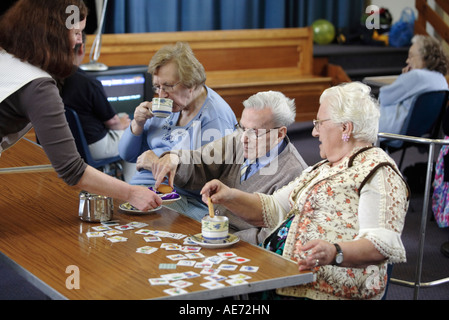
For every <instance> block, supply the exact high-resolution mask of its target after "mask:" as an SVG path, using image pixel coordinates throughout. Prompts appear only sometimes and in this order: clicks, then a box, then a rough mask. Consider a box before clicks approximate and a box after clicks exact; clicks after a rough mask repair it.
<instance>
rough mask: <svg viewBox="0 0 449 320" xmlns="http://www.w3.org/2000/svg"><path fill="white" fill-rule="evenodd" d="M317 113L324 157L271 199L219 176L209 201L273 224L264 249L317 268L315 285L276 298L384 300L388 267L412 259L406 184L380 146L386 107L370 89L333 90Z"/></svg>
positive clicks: (210, 187)
mask: <svg viewBox="0 0 449 320" xmlns="http://www.w3.org/2000/svg"><path fill="white" fill-rule="evenodd" d="M317 118H318V120H314V125H315V126H314V129H313V131H312V135H313V136H314V137H316V138H318V139H319V141H320V143H321V144H320V156H321V157H322V158H323V159H325V160H323V161H321V162H319V163H317V164H316V165H314V166H312V167H310V168H308V169H306V170H305V171H304V172H303V173H302V174H301V175H300V176H299V177H298V178H297V179H296V180H294V181H293V182H291V183H290V184H289V185H288V186H286V187H284V188H282V189H280V190H278V191H277V192H276V193H274V194H273V195H271V196H268V195H264V194H260V193H253V194H249V193H243V192H242V191H239V190H236V189H231V188H228V187H227V186H225V185H223V184H222V183H221V182H220V181H218V180H213V181H210V182H209V183H207V184H206V185H205V186H204V187H203V190H202V194H203V200H204V201H205V200H206V199H207V197H209V196H210V197H211V199H212V202H213V203H219V204H222V205H224V206H226V207H227V208H228V209H229V210H231V211H232V212H234V213H235V214H237V215H239V216H241V217H242V218H244V219H246V220H247V221H248V222H250V223H252V224H254V225H259V226H265V227H270V228H273V229H274V230H275V231H274V232H273V233H272V234H271V235H270V236H269V237H267V239H266V240H265V242H264V246H265V247H266V248H267V249H269V250H272V251H275V252H277V253H279V254H281V255H283V256H284V257H286V258H289V259H292V260H295V261H297V262H298V265H299V270H304V269H311V270H313V271H314V272H315V273H316V281H315V282H313V283H310V284H307V285H301V286H295V287H287V288H281V289H278V290H277V296H279V295H281V296H289V297H303V298H310V299H380V298H382V296H383V294H384V291H385V287H386V282H387V264H388V263H398V262H404V261H405V260H406V257H405V249H404V246H403V244H402V241H401V232H402V229H403V226H404V219H405V214H406V212H407V208H408V203H409V201H408V195H409V192H408V188H407V185H406V183H405V182H404V180H403V178H402V176H401V174H400V173H399V171H398V169H397V166H396V164H395V163H394V161H393V160H392V159H391V158H390V157H389V156H388V155H387V154H386V153H385V152H384V151H382V150H381V149H379V148H376V147H373V143H374V142H375V141H376V137H377V125H378V119H379V110H378V105H377V103H376V101H375V100H374V99H372V98H371V96H370V89H369V87H367V86H366V85H364V84H361V83H349V84H344V85H340V86H336V87H332V88H330V89H327V90H326V91H324V93H323V94H322V96H321V98H320V108H319V111H318V115H317ZM270 297H271V298H272V297H273V296H270Z"/></svg>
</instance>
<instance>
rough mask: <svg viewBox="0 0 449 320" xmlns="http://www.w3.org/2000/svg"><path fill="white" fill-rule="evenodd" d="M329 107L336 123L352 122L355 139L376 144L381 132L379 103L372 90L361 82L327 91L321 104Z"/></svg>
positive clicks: (342, 85) (332, 118)
mask: <svg viewBox="0 0 449 320" xmlns="http://www.w3.org/2000/svg"><path fill="white" fill-rule="evenodd" d="M323 101H326V102H327V103H328V105H329V115H330V118H331V120H332V121H333V122H334V123H341V124H344V123H348V122H352V123H353V126H354V129H353V132H352V134H353V137H354V139H357V140H361V141H367V142H370V143H375V142H376V141H377V134H378V131H379V117H380V111H379V103H378V102H377V100H376V99H374V97H373V96H372V95H371V88H370V87H368V86H367V85H365V84H363V83H361V82H350V83H344V84H341V85H338V86H334V87H331V88H329V89H326V90H325V91H324V92H323V93H322V95H321V97H320V103H322V102H323Z"/></svg>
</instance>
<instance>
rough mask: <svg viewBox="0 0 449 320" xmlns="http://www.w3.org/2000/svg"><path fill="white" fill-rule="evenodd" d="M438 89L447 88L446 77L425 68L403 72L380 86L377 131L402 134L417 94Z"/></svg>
mask: <svg viewBox="0 0 449 320" xmlns="http://www.w3.org/2000/svg"><path fill="white" fill-rule="evenodd" d="M439 90H448V84H447V81H446V78H445V77H444V76H443V75H442V74H441V73H439V72H436V71H430V70H427V69H414V70H412V71H410V72H407V73H403V74H401V75H400V76H399V77H398V78H397V79H396V81H395V82H393V83H392V84H390V85H388V86H383V87H381V88H380V92H379V103H380V119H379V132H385V133H396V134H404V133H405V129H406V128H404V127H403V125H404V122H405V119H406V118H407V115H408V114H409V111H410V108H411V106H412V105H413V102H414V101H415V99H416V98H417V96H418V95H420V94H421V93H425V92H429V91H439ZM399 143H400V142H399Z"/></svg>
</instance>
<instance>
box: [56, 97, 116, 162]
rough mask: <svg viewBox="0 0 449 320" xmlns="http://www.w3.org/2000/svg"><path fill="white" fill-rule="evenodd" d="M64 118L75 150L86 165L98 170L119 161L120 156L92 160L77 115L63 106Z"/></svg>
mask: <svg viewBox="0 0 449 320" xmlns="http://www.w3.org/2000/svg"><path fill="white" fill-rule="evenodd" d="M65 116H66V119H67V122H68V123H69V127H70V131H72V135H73V138H74V139H75V143H76V148H77V149H78V152H79V154H80V156H81V158H83V159H84V161H86V163H87V164H89V165H90V166H92V167H94V168H100V167H103V166H105V165H107V164H110V163H114V162H117V161H120V160H121V158H120V156H116V157H112V158H107V159H101V160H94V159H93V158H92V155H91V154H90V151H89V145H88V144H87V140H86V137H85V136H84V132H83V128H82V126H81V121H80V119H79V117H78V114H77V113H76V111H75V110H73V109H72V108H69V107H67V106H65Z"/></svg>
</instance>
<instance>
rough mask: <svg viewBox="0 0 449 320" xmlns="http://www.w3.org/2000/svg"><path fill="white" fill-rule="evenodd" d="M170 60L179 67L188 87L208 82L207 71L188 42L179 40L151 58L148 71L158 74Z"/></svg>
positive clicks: (183, 80)
mask: <svg viewBox="0 0 449 320" xmlns="http://www.w3.org/2000/svg"><path fill="white" fill-rule="evenodd" d="M169 62H174V63H175V64H176V66H177V67H178V76H179V80H180V81H181V83H182V84H183V86H185V87H186V88H195V87H199V86H202V85H204V83H205V82H206V71H205V70H204V67H203V65H202V64H201V63H200V62H199V61H198V59H197V58H196V57H195V54H194V53H193V51H192V48H191V47H190V45H189V44H188V43H187V42H177V43H175V44H170V45H166V46H164V47H162V48H161V49H159V50H158V51H157V52H156V54H155V55H154V56H153V57H152V58H151V61H150V64H149V65H148V72H149V73H150V74H152V75H154V74H157V72H158V71H159V68H160V67H162V66H165V65H166V64H167V63H169Z"/></svg>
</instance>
